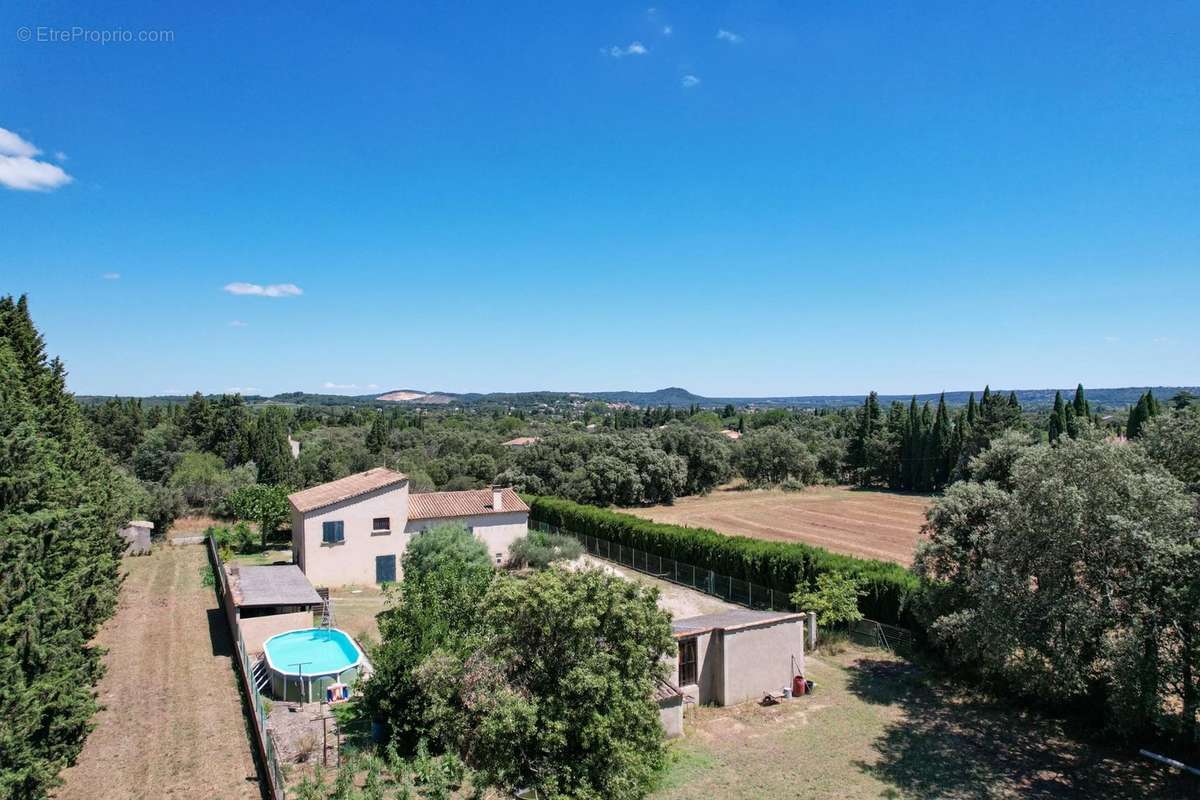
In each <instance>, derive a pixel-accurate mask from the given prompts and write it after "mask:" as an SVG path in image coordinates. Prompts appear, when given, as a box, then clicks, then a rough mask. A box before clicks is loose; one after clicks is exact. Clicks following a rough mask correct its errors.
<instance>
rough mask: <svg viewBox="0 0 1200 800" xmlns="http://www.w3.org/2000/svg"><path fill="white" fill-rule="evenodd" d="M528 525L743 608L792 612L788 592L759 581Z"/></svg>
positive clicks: (553, 528) (542, 525)
mask: <svg viewBox="0 0 1200 800" xmlns="http://www.w3.org/2000/svg"><path fill="white" fill-rule="evenodd" d="M530 527H533V528H536V530H539V531H542V532H543V533H560V534H564V535H566V536H570V537H572V538H575V539H578V540H579V541H580V543H582V544H583V547H584V549H585V550H587V552H588V553H589V554H590V555H593V556H596V557H597V558H603V559H604V560H606V561H612V562H613V563H615V564H620V565H622V566H625V567H629V568H630V569H633V570H636V571H638V572H644V573H646V574H647V575H651V576H653V577H655V578H661V579H662V580H665V581H670V582H671V583H677V584H679V585H680V586H687V587H688V588H691V589H696V590H697V591H701V592H704V593H705V594H710V595H713V596H714V597H719V598H721V599H722V600H725V601H728V602H730V603H736V604H737V605H742V606H746V607H747V608H757V609H762V610H764V611H795V610H796V609H795V607H794V606H793V605H792V601H791V598H790V597H789V594H790V593H789V592H784V591H779V590H777V589H773V588H771V587H769V586H764V585H762V584H761V583H753V582H751V581H746V580H742V579H741V578H735V577H733V576H732V575H722V574H721V573H719V572H714V571H713V570H711V569H705V568H704V567H697V566H696V565H695V564H689V563H687V562H685V561H676V560H675V559H673V558H669V557H667V556H660V555H657V554H655V553H648V552H646V551H645V550H639V549H638V548H636V547H630V546H629V545H623V544H617V543H614V542H610V541H608V540H607V539H600V538H598V537H595V536H588V535H587V534H582V533H575V532H574V531H570V530H567V529H565V528H559V527H557V526H555V525H550V524H548V523H545V522H533V521H531V522H530Z"/></svg>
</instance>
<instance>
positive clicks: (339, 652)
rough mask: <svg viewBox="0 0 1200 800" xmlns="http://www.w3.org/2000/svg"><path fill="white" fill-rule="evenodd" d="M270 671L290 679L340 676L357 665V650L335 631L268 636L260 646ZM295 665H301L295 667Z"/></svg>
mask: <svg viewBox="0 0 1200 800" xmlns="http://www.w3.org/2000/svg"><path fill="white" fill-rule="evenodd" d="M263 649H264V650H265V651H266V653H267V659H268V660H269V662H270V665H271V668H272V669H274V670H275V671H276V672H282V673H288V674H291V675H296V674H304V675H321V674H325V673H331V672H341V671H342V670H344V669H347V668H348V667H352V666H354V665H355V664H357V663H358V662H359V659H360V658H361V657H362V654H361V653H360V652H358V646H357V645H355V644H354V641H353V640H352V639H351V638H350V637H349V636H347V635H346V634H345V633H344V632H342V631H339V630H338V629H337V628H331V629H329V630H325V629H323V628H307V629H305V630H300V631H289V632H287V633H281V634H279V635H278V636H272V637H271V638H270V639H267V641H266V642H265V643H264V644H263ZM297 662H304V663H303V664H302V665H298V664H297Z"/></svg>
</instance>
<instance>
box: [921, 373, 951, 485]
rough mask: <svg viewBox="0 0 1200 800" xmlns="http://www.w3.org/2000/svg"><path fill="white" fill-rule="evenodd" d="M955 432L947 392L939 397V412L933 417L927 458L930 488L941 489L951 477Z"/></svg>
mask: <svg viewBox="0 0 1200 800" xmlns="http://www.w3.org/2000/svg"><path fill="white" fill-rule="evenodd" d="M952 435H953V432H952V430H951V424H950V412H949V410H948V409H947V408H946V393H945V392H942V394H941V396H940V397H938V404H937V412H936V413H935V414H934V418H933V430H932V431H930V441H929V452H928V454H927V458H928V460H929V464H930V471H931V472H930V484H931V485H930V488H933V489H940V488H941V487H943V486H945V485H946V482H947V481H948V480H949V479H950V461H949V453H950V444H951V437H952Z"/></svg>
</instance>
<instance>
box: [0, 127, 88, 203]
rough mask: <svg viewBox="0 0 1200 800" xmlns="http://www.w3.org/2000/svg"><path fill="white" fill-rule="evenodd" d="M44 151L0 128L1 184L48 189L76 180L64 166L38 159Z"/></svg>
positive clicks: (11, 186) (13, 187) (10, 186)
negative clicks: (66, 171) (64, 169)
mask: <svg viewBox="0 0 1200 800" xmlns="http://www.w3.org/2000/svg"><path fill="white" fill-rule="evenodd" d="M41 153H42V151H41V150H39V149H38V148H37V147H35V146H34V145H33V143H32V142H27V141H25V140H24V139H22V138H21V137H20V136H18V135H17V134H15V133H13V132H12V131H10V130H7V129H5V128H0V185H3V186H7V187H8V188H10V189H17V190H19V191H25V192H48V191H50V190H51V189H57V188H58V187H60V186H65V185H66V184H68V183H70V182H71V181H72V180H73V179H72V178H71V176H70V175H68V174H67V173H65V172H63V170H62V167H57V166H55V165H54V164H51V163H49V162H46V161H38V160H37V158H36V156H39V155H41Z"/></svg>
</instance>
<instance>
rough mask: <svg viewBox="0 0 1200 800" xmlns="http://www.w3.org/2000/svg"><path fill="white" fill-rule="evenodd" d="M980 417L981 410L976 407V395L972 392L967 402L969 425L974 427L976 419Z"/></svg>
mask: <svg viewBox="0 0 1200 800" xmlns="http://www.w3.org/2000/svg"><path fill="white" fill-rule="evenodd" d="M978 416H979V409H978V407H976V405H975V393H974V392H971V397H970V398H969V399H968V400H967V424H968V425H974V424H975V418H976V417H978Z"/></svg>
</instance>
